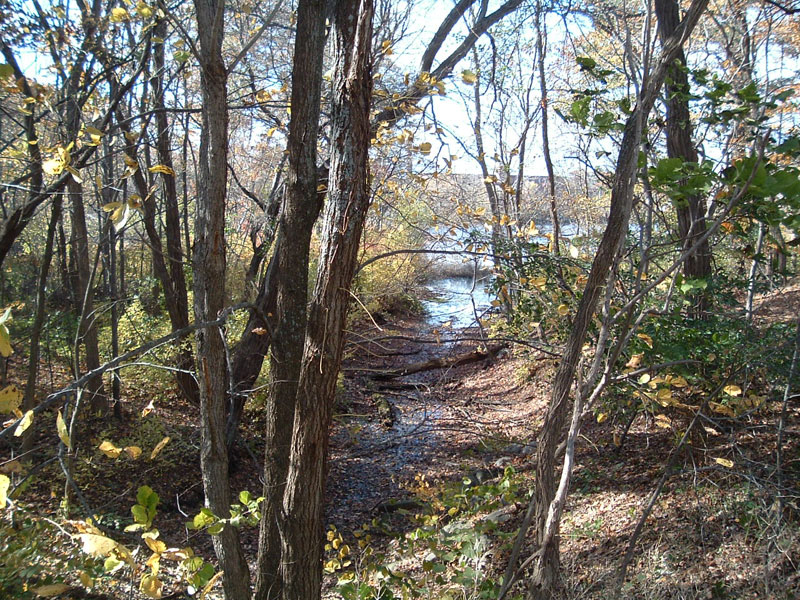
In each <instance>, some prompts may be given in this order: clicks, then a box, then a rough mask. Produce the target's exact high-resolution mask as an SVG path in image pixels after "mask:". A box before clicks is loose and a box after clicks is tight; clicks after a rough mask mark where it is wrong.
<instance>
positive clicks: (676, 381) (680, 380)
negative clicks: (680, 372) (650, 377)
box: [671, 376, 689, 388]
mask: <svg viewBox="0 0 800 600" xmlns="http://www.w3.org/2000/svg"><path fill="white" fill-rule="evenodd" d="M671 383H672V385H674V386H675V387H676V388H685V387H686V386H688V385H689V382H688V381H686V378H685V377H680V376H678V377H675V378H673V380H672V381H671Z"/></svg>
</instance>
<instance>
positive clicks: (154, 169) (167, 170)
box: [147, 165, 175, 177]
mask: <svg viewBox="0 0 800 600" xmlns="http://www.w3.org/2000/svg"><path fill="white" fill-rule="evenodd" d="M147 170H148V171H150V172H151V173H162V174H164V175H172V176H173V177H174V176H175V171H173V170H172V169H170V168H169V167H168V166H167V165H155V166H154V167H150V168H149V169H147Z"/></svg>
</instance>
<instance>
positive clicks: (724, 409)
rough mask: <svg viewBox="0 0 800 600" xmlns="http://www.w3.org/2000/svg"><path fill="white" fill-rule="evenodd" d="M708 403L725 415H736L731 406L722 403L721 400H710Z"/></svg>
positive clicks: (712, 408)
mask: <svg viewBox="0 0 800 600" xmlns="http://www.w3.org/2000/svg"><path fill="white" fill-rule="evenodd" d="M708 405H709V406H710V407H711V410H713V411H714V412H715V413H718V414H721V415H725V416H726V417H735V416H736V412H735V411H734V410H733V409H732V408H731V407H730V406H725V405H724V404H720V403H719V402H709V403H708Z"/></svg>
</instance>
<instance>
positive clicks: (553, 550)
mask: <svg viewBox="0 0 800 600" xmlns="http://www.w3.org/2000/svg"><path fill="white" fill-rule="evenodd" d="M707 3H708V0H693V2H692V5H691V7H690V8H689V11H688V13H687V17H686V19H684V22H683V23H681V26H680V27H679V28H678V30H677V31H676V33H675V35H674V36H671V37H670V38H668V39H665V40H664V49H663V51H662V53H661V57H660V59H659V62H658V65H657V66H656V68H655V69H653V71H652V75H651V77H650V79H649V80H647V81H646V82H645V83H644V85H643V88H642V92H641V95H640V97H639V99H638V102H637V104H636V108H635V109H634V111H633V114H632V115H631V116H630V117H629V118H628V121H627V123H626V124H625V131H624V134H623V138H622V143H621V145H620V151H619V157H618V158H617V167H616V171H615V173H614V180H613V185H612V190H611V211H610V213H609V217H608V224H607V225H606V229H605V232H604V233H603V237H602V239H601V241H600V245H599V247H598V249H597V254H596V255H595V257H594V261H593V262H592V268H591V271H590V272H589V277H588V280H587V282H586V287H585V288H584V291H583V294H582V296H581V301H580V303H579V305H578V311H577V314H576V315H575V320H574V323H573V326H572V330H571V331H570V336H569V339H568V340H567V344H566V349H565V351H564V354H563V355H562V358H561V362H560V363H559V366H558V370H557V371H556V375H555V379H554V381H553V390H552V393H551V396H550V404H549V405H548V407H547V413H546V415H545V419H544V423H543V424H542V429H541V433H540V434H539V444H538V447H537V451H536V479H535V483H534V495H535V498H536V512H535V517H534V519H535V520H534V523H535V524H536V525H535V526H536V536H537V543H538V545H539V548H538V550H537V555H538V556H537V560H536V561H535V563H534V567H533V574H532V577H531V580H530V586H529V589H528V597H529V599H530V600H545V599H547V600H549V599H550V598H552V597H553V594H554V592H555V590H556V589H557V587H558V584H559V551H558V523H559V520H560V514H558V515H557V516H556V519H555V524H556V525H555V535H552V536H549V537H546V526H547V522H548V514H549V512H550V508H551V506H550V505H551V503H552V502H553V499H554V497H555V466H556V465H555V458H556V449H557V448H558V446H559V444H560V443H561V438H562V435H563V433H564V429H565V425H566V421H567V417H568V415H569V414H570V412H571V406H570V403H569V395H570V390H571V388H572V383H573V381H574V379H575V372H576V369H577V367H578V360H579V359H580V356H581V350H582V348H583V344H584V342H585V340H586V332H587V329H588V326H589V323H590V322H591V319H592V316H593V314H594V311H595V307H596V305H597V300H598V298H599V297H600V294H601V292H602V290H603V287H604V286H605V284H606V281H607V279H608V276H609V271H610V269H611V266H612V265H613V263H614V256H615V255H616V253H617V251H618V249H619V245H620V242H621V241H622V239H623V238H624V236H625V232H626V231H627V226H628V219H629V217H630V212H631V204H632V199H633V186H634V183H635V176H636V165H637V161H638V157H639V146H640V143H641V136H642V127H643V123H645V122H646V121H647V117H648V115H649V114H650V110H651V109H652V107H653V104H654V103H655V99H656V97H657V95H658V93H659V90H660V89H661V86H662V84H663V83H664V79H665V77H666V76H667V71H668V69H669V68H670V66H671V65H672V62H673V61H674V59H675V58H676V56H677V53H678V51H680V50H681V47H682V44H683V42H684V41H685V37H688V35H689V33H691V31H692V29H693V28H694V26H695V25H696V24H697V20H698V19H699V17H700V14H702V12H703V10H704V9H705V6H706V4H707ZM556 508H557V507H556Z"/></svg>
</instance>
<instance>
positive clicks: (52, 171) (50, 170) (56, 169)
mask: <svg viewBox="0 0 800 600" xmlns="http://www.w3.org/2000/svg"><path fill="white" fill-rule="evenodd" d="M42 170H43V171H44V172H45V173H47V174H48V175H61V172H62V171H63V170H64V163H63V162H62V161H61V160H60V159H58V158H51V159H48V160H46V161H44V162H43V163H42Z"/></svg>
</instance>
